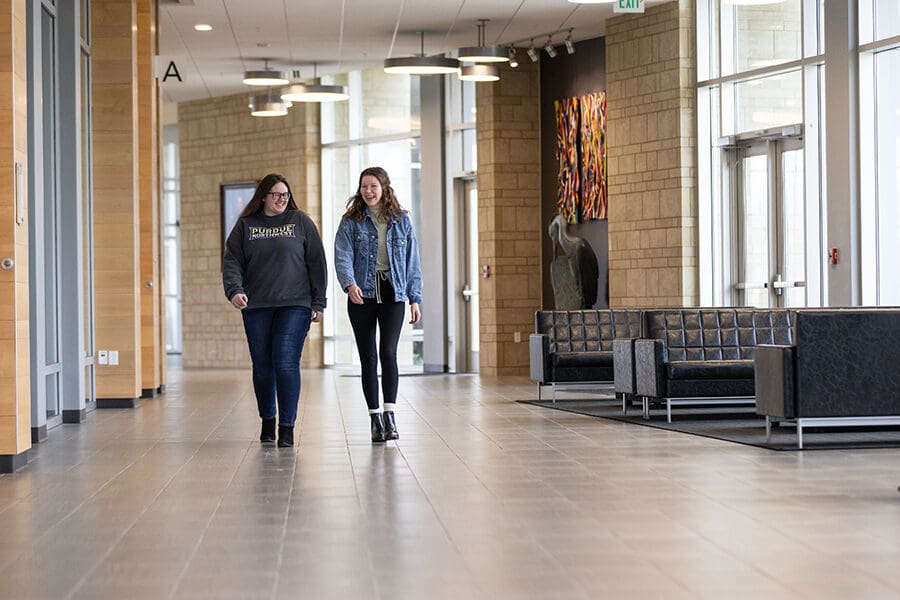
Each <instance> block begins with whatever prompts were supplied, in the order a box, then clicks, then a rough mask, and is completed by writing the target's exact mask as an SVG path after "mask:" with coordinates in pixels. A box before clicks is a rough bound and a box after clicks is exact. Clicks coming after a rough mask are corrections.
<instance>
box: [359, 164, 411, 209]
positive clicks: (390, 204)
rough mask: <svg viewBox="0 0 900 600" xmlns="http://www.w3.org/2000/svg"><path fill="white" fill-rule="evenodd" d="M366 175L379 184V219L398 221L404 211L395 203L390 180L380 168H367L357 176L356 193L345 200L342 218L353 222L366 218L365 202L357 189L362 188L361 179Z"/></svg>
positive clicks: (395, 198)
mask: <svg viewBox="0 0 900 600" xmlns="http://www.w3.org/2000/svg"><path fill="white" fill-rule="evenodd" d="M366 175H369V176H371V177H374V178H375V179H377V180H378V183H380V184H381V201H380V202H379V204H380V205H381V217H382V218H383V219H384V220H385V221H388V222H390V221H391V220H394V219H396V220H398V221H399V220H400V215H401V214H402V213H405V212H406V210H405V209H404V208H403V207H401V206H400V203H399V202H397V197H396V196H395V195H394V188H392V187H391V178H390V177H388V174H387V171H385V170H384V169H382V168H381V167H369V168H367V169H363V172H362V173H360V174H359V184H358V185H357V186H356V193H355V194H353V195H352V196H350V199H349V200H347V212H345V213H344V217H346V218H348V219H353V220H354V221H362V220H363V217H365V216H366V201H365V200H363V197H362V194H361V193H360V192H359V188H361V187H362V180H363V177H365V176H366Z"/></svg>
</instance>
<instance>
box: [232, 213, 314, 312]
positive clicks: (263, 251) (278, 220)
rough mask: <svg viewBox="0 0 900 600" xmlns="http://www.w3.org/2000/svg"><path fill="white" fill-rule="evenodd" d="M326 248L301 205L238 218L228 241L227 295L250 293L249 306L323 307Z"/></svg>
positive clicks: (248, 296) (248, 295) (248, 297)
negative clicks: (270, 212) (280, 210)
mask: <svg viewBox="0 0 900 600" xmlns="http://www.w3.org/2000/svg"><path fill="white" fill-rule="evenodd" d="M327 281H328V280H327V275H326V265H325V250H324V248H323V247H322V238H321V237H320V236H319V231H318V230H317V229H316V226H315V224H314V223H313V222H312V219H310V218H309V216H308V215H307V214H306V213H305V212H303V211H301V210H286V211H284V212H283V213H281V214H280V215H275V216H274V217H267V216H266V215H265V214H264V213H263V212H262V211H260V212H258V213H257V214H255V215H251V216H249V217H243V218H240V219H238V222H237V224H236V225H235V226H234V229H232V230H231V234H229V236H228V241H227V242H226V244H225V257H224V260H223V264H222V284H223V285H224V287H225V297H226V298H228V299H229V300H231V298H232V297H233V296H234V295H235V294H239V293H244V294H247V308H266V307H276V306H308V307H310V308H311V309H313V310H317V311H321V310H323V309H324V308H325V288H326V285H327Z"/></svg>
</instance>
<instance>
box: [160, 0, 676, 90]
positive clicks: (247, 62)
mask: <svg viewBox="0 0 900 600" xmlns="http://www.w3.org/2000/svg"><path fill="white" fill-rule="evenodd" d="M664 1H665V0H648V2H647V3H646V4H647V5H654V4H661V3H662V2H664ZM611 16H613V9H612V5H611V4H571V3H569V2H567V0H160V10H159V54H160V58H161V63H162V64H163V65H167V64H168V62H169V61H170V60H174V61H175V63H176V66H177V68H178V71H179V74H180V76H181V78H182V79H183V81H182V82H178V81H177V80H175V79H174V78H171V77H170V78H167V81H166V82H165V83H164V84H163V85H162V91H163V99H164V101H165V102H184V101H187V100H196V99H201V98H210V97H217V96H225V95H229V94H236V93H240V92H242V91H250V88H249V87H248V86H245V85H244V84H243V83H242V82H241V80H242V78H243V73H244V71H246V70H255V69H262V68H263V64H264V63H263V60H264V59H269V60H270V62H269V65H270V67H271V68H273V69H276V70H281V71H293V70H299V71H300V77H301V79H306V80H311V79H312V77H313V73H314V68H315V72H316V74H318V75H325V74H330V73H338V72H346V71H349V70H353V69H357V68H364V67H373V66H380V65H381V64H382V62H383V61H384V59H385V58H389V57H400V56H412V55H415V54H418V53H419V52H420V36H419V33H418V32H420V31H421V32H424V50H425V54H427V55H432V54H438V53H442V52H443V53H448V54H450V55H455V53H456V50H457V49H458V48H460V47H462V46H475V45H477V41H478V29H477V22H478V19H489V21H488V22H487V24H486V26H485V42H486V43H487V44H510V43H512V42H517V45H518V46H519V47H527V46H528V45H529V40H528V38H530V37H531V36H539V35H540V34H544V35H543V36H541V37H538V38H537V39H535V44H536V45H539V46H543V45H544V44H545V43H546V42H547V37H546V33H547V32H550V31H556V30H559V29H569V28H573V31H572V37H573V39H574V40H576V41H579V40H584V39H589V38H593V37H597V36H600V35H603V33H604V30H605V22H606V19H608V18H609V17H611ZM198 23H206V24H209V25H212V27H213V30H212V31H208V32H199V31H195V30H194V25H195V24H198ZM564 38H565V32H563V33H560V34H557V35H555V36H554V37H553V41H554V44H555V45H560V44H562V42H563V40H564ZM524 58H525V57H524V56H522V59H524ZM313 65H316V66H315V67H314V66H313Z"/></svg>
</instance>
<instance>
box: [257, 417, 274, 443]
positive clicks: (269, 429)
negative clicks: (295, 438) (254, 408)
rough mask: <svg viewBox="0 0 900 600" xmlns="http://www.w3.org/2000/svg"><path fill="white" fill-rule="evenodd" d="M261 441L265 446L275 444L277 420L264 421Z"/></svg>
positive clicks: (260, 435)
mask: <svg viewBox="0 0 900 600" xmlns="http://www.w3.org/2000/svg"><path fill="white" fill-rule="evenodd" d="M259 441H260V442H262V443H263V445H264V446H268V445H270V444H274V443H275V419H263V420H262V430H261V431H260V432H259Z"/></svg>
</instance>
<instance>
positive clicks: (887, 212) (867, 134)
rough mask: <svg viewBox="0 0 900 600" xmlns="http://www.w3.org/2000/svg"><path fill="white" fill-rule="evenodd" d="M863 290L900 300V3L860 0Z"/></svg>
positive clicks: (871, 297)
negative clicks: (899, 261)
mask: <svg viewBox="0 0 900 600" xmlns="http://www.w3.org/2000/svg"><path fill="white" fill-rule="evenodd" d="M859 11H860V21H859V24H860V31H859V36H860V43H861V47H860V78H859V79H860V89H859V104H860V106H859V108H860V152H861V161H860V165H861V180H862V186H861V187H862V191H861V202H860V204H861V219H860V220H861V225H862V235H861V236H860V237H861V241H862V257H861V258H862V261H861V263H862V275H863V277H862V284H863V285H862V291H863V302H864V303H865V304H879V305H894V306H895V305H897V304H900V278H898V277H897V257H898V256H900V102H898V100H897V99H898V98H900V79H898V77H897V73H898V70H900V39H898V37H900V36H898V34H900V2H881V1H875V0H860V2H859Z"/></svg>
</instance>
